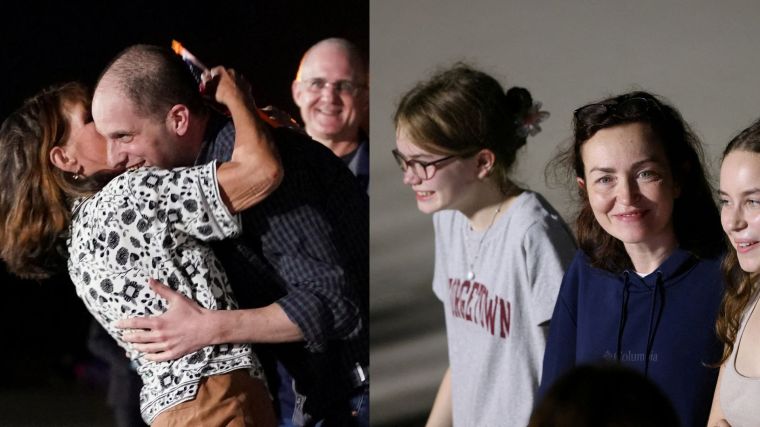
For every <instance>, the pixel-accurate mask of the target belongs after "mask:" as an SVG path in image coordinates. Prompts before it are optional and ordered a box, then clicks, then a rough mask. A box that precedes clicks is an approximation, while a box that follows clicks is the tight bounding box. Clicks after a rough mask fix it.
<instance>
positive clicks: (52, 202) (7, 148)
mask: <svg viewBox="0 0 760 427" xmlns="http://www.w3.org/2000/svg"><path fill="white" fill-rule="evenodd" d="M77 104H82V105H84V106H85V107H86V108H89V105H90V96H89V94H88V92H87V90H86V89H85V87H84V86H82V85H80V84H78V83H67V84H64V85H59V86H54V87H51V88H49V89H46V90H43V91H41V92H40V93H38V94H37V95H35V96H33V97H31V98H29V99H27V100H26V101H25V102H24V104H23V105H22V106H21V108H19V109H18V110H16V111H15V112H13V113H12V114H11V115H10V116H8V118H7V119H6V120H5V121H4V122H3V124H2V127H0V182H2V185H0V218H2V222H1V223H0V258H2V259H3V260H4V261H5V263H6V265H7V267H8V270H9V271H10V272H11V273H14V274H16V275H17V276H19V277H21V278H25V279H44V278H47V277H50V276H52V275H53V274H55V273H57V272H59V271H60V270H62V269H63V268H64V267H65V261H66V258H67V256H68V251H67V249H66V242H65V237H66V233H67V231H68V227H69V222H70V219H71V210H70V206H69V201H70V198H71V197H77V196H85V195H89V194H92V193H93V192H95V191H97V189H98V188H100V186H101V183H100V182H98V181H97V180H96V179H88V178H85V177H83V176H75V175H73V174H71V173H69V172H64V171H62V170H60V169H58V168H57V167H55V166H53V164H52V163H51V162H50V150H51V149H52V148H53V147H55V146H60V145H62V144H65V143H66V141H67V140H68V138H69V130H70V129H69V118H68V110H69V109H70V108H71V107H73V106H74V105H77ZM104 143H105V142H104Z"/></svg>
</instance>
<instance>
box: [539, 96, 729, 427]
mask: <svg viewBox="0 0 760 427" xmlns="http://www.w3.org/2000/svg"><path fill="white" fill-rule="evenodd" d="M552 165H553V166H565V170H568V171H571V172H572V173H574V174H575V177H576V181H577V184H578V189H579V196H580V206H579V208H580V209H579V213H578V217H577V219H576V223H575V227H576V234H577V238H578V244H579V250H578V252H577V254H576V256H575V259H574V260H573V263H572V264H571V266H570V268H569V270H568V271H567V273H566V274H565V276H564V278H563V280H562V286H561V288H560V294H559V297H558V299H557V304H556V307H555V309H554V314H553V315H552V320H551V326H550V330H549V338H548V342H547V346H546V353H545V356H544V365H543V378H542V381H541V389H540V394H542V395H543V394H544V393H545V391H546V390H547V389H548V387H550V386H551V385H552V384H553V383H554V382H555V380H557V378H558V377H559V376H561V375H562V374H563V373H565V372H566V371H568V370H569V369H570V368H572V367H573V366H575V365H579V364H584V363H593V362H598V361H600V360H609V361H615V362H617V363H621V364H623V365H626V366H629V367H631V368H633V369H636V370H639V371H641V372H643V373H644V374H645V375H646V376H647V377H649V378H650V379H652V380H653V381H654V382H655V383H656V384H657V385H659V386H660V387H661V388H662V390H663V391H664V392H665V395H666V396H668V398H670V399H671V401H672V403H673V406H674V407H675V409H676V412H677V413H678V416H679V418H680V421H681V423H682V425H684V426H697V425H699V426H704V425H705V423H706V421H707V416H708V413H709V409H710V402H711V399H712V390H713V387H714V385H715V380H716V376H717V370H716V369H714V368H709V367H708V365H710V364H714V363H716V362H717V361H718V360H720V355H721V345H720V342H719V341H718V339H717V337H716V336H715V332H714V325H715V318H716V315H717V311H718V306H719V304H720V300H721V291H722V278H721V271H720V259H721V256H722V251H723V248H724V244H723V236H722V230H721V225H720V216H719V213H718V209H717V207H716V205H715V201H714V199H713V192H712V189H711V187H710V185H709V182H708V179H707V178H706V174H705V171H704V168H703V166H702V150H701V146H700V143H699V140H698V139H697V137H696V136H695V135H694V134H693V133H692V131H691V130H690V129H689V127H688V125H687V124H686V123H685V122H684V121H683V119H682V118H681V115H680V114H679V113H678V111H676V110H675V109H674V108H673V107H671V106H670V105H667V104H665V103H663V102H662V101H660V100H659V99H658V98H657V97H655V96H653V95H651V94H649V93H646V92H631V93H626V94H623V95H620V96H615V97H611V98H608V99H605V100H603V101H601V102H597V103H593V104H589V105H586V106H584V107H581V108H579V109H578V110H576V111H575V115H574V141H573V144H572V146H571V147H569V148H568V149H567V150H566V151H565V152H563V153H561V154H560V155H559V156H558V157H556V158H555V159H554V160H553V162H552V163H551V164H550V166H552ZM555 170H556V169H555ZM623 392H625V390H610V393H623Z"/></svg>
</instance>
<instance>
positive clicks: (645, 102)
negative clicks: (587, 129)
mask: <svg viewBox="0 0 760 427" xmlns="http://www.w3.org/2000/svg"><path fill="white" fill-rule="evenodd" d="M652 111H660V105H659V104H658V103H657V101H656V100H655V99H652V98H645V97H641V96H633V97H630V98H627V99H623V100H621V101H618V102H610V101H606V102H600V103H594V104H588V105H584V106H583V107H580V108H578V109H577V110H575V112H574V113H573V116H575V119H576V120H578V121H586V120H588V119H591V118H593V117H599V116H608V115H614V116H619V117H621V118H626V117H638V116H645V115H647V114H648V113H650V112H652Z"/></svg>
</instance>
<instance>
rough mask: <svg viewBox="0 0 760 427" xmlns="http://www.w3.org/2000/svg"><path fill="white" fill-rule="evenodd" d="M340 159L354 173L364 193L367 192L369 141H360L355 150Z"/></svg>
mask: <svg viewBox="0 0 760 427" xmlns="http://www.w3.org/2000/svg"><path fill="white" fill-rule="evenodd" d="M341 159H342V160H343V162H344V163H345V164H346V166H348V169H350V170H351V172H353V173H354V176H356V179H358V180H359V184H360V185H361V186H362V188H364V191H367V192H369V139H368V138H366V137H364V138H362V139H360V140H359V146H358V147H356V150H354V151H352V152H350V153H348V154H346V155H345V156H341Z"/></svg>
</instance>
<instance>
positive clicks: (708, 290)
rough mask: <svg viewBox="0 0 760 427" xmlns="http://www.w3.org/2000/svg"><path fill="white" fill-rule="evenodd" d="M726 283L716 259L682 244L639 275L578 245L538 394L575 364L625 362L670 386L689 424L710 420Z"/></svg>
mask: <svg viewBox="0 0 760 427" xmlns="http://www.w3.org/2000/svg"><path fill="white" fill-rule="evenodd" d="M722 289H723V287H722V277H721V271H720V259H717V258H715V259H701V260H700V259H697V258H696V257H695V256H693V255H692V254H691V253H689V252H687V251H685V250H681V249H676V250H675V251H674V252H673V254H671V255H670V256H669V257H668V259H667V260H665V262H664V263H663V264H662V265H661V266H660V267H659V268H657V269H656V270H655V271H654V272H652V273H651V274H649V275H647V276H645V277H640V276H639V275H638V274H636V272H634V271H629V270H627V271H624V272H622V273H620V274H614V273H612V272H609V271H605V270H600V269H597V268H594V267H591V266H590V264H589V261H588V259H587V257H586V256H585V255H584V254H583V252H581V251H578V253H577V254H576V256H575V259H574V260H573V262H572V264H571V265H570V268H569V269H568V271H567V273H565V277H564V279H563V280H562V286H561V288H560V294H559V297H558V298H557V304H556V306H555V308H554V314H553V316H552V320H551V326H550V330H549V338H548V342H547V345H546V353H545V356H544V366H543V377H542V380H541V387H540V391H539V394H540V395H542V396H543V395H544V394H545V393H546V391H547V389H548V388H549V387H550V386H551V385H552V384H553V383H554V382H555V381H556V380H557V378H558V377H559V376H561V375H562V374H563V373H564V372H566V371H567V370H569V369H570V368H572V367H573V366H575V365H579V364H584V363H595V362H599V361H603V360H610V361H618V360H619V361H620V363H621V364H623V365H625V366H628V367H631V368H633V369H635V370H638V371H640V372H643V373H644V374H645V375H646V376H647V377H649V378H650V379H651V380H652V381H653V382H654V383H656V384H657V385H658V386H659V387H660V388H661V389H662V390H663V391H664V392H665V394H666V395H667V396H668V397H669V398H670V399H671V401H672V403H673V406H674V407H675V409H676V412H677V413H678V416H679V418H680V420H681V424H682V425H683V426H704V425H705V423H706V422H707V417H708V415H709V412H710V405H711V402H712V396H713V391H714V388H715V381H716V379H717V375H718V370H717V368H710V367H708V366H707V365H709V364H714V363H716V362H718V361H719V360H720V355H721V349H722V346H721V344H720V342H719V341H718V339H717V337H716V335H715V318H716V316H717V313H718V306H719V304H720V300H721V296H722ZM610 392H612V393H614V392H615V391H614V390H611V391H610Z"/></svg>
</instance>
